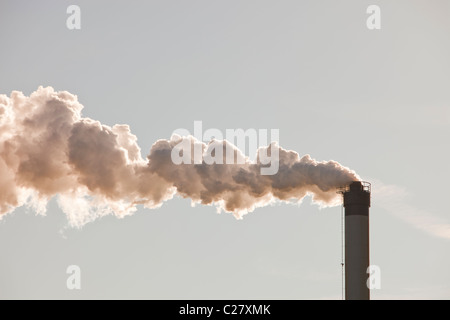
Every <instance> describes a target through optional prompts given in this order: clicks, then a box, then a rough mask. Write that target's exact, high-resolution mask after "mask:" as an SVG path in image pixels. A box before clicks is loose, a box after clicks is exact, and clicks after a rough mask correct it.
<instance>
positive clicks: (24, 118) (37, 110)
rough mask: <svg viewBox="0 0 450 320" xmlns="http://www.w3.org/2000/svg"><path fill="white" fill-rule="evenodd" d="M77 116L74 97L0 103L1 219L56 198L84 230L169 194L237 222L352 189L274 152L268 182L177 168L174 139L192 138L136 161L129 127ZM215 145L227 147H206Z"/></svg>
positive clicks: (332, 166) (223, 171)
mask: <svg viewBox="0 0 450 320" xmlns="http://www.w3.org/2000/svg"><path fill="white" fill-rule="evenodd" d="M82 108H83V106H82V105H81V104H80V103H79V102H78V101H77V97H76V96H75V95H72V94H70V93H69V92H65V91H62V92H55V91H54V90H53V88H51V87H47V88H42V87H39V89H38V90H37V91H36V92H34V93H33V94H31V96H30V97H26V96H24V95H23V94H22V93H21V92H17V91H14V92H12V94H11V96H10V97H7V96H6V95H0V218H1V217H2V216H4V214H6V213H9V212H12V211H14V209H15V208H17V207H19V206H23V205H27V206H31V207H33V208H34V209H35V210H36V211H37V212H38V213H44V212H45V208H46V204H47V202H48V201H49V200H50V199H51V198H52V197H54V196H57V201H58V203H59V205H60V207H61V209H62V210H63V211H64V212H65V213H66V214H67V217H68V219H69V222H70V224H71V225H73V226H82V225H83V224H85V223H87V222H89V221H92V220H94V219H95V218H97V217H99V216H103V215H106V214H115V215H116V216H119V217H122V216H125V215H128V214H131V213H133V212H134V211H136V205H138V204H142V205H144V206H145V207H147V208H155V207H158V206H160V205H161V204H162V203H163V202H164V201H165V200H168V199H171V198H172V197H173V196H174V195H175V194H177V193H178V194H179V195H181V196H182V197H186V198H191V199H192V201H193V202H195V203H198V202H199V203H202V204H213V205H215V206H217V207H218V208H219V210H220V209H223V210H225V211H227V212H232V213H233V214H234V215H235V216H236V217H237V218H240V217H242V215H244V214H245V213H247V212H250V211H253V210H254V209H255V208H256V207H260V206H264V205H267V204H269V203H271V202H273V201H276V200H277V199H278V200H286V201H287V200H290V201H300V200H301V199H303V198H304V197H305V196H306V195H308V194H309V195H311V196H312V198H313V201H316V202H317V203H319V204H320V205H336V204H338V203H340V201H341V199H340V197H339V196H338V195H337V194H336V188H337V187H339V186H343V185H346V184H348V183H349V182H350V181H354V180H359V177H358V176H357V175H356V174H355V173H354V172H353V171H351V170H349V169H348V168H345V167H343V166H341V165H340V164H339V163H337V162H335V161H327V162H317V161H315V160H314V159H311V157H310V156H309V155H306V156H304V157H302V158H300V157H299V155H298V154H297V153H296V152H294V151H287V150H284V149H282V148H280V147H279V146H277V145H276V144H271V145H270V146H269V147H268V150H266V151H268V152H271V150H272V148H278V151H279V170H278V173H277V174H275V175H261V174H260V169H261V167H262V165H261V163H260V162H259V159H257V160H256V161H255V162H251V161H250V160H248V158H246V160H245V163H244V164H212V165H209V164H205V163H202V164H181V165H175V164H174V163H173V162H172V160H171V152H172V149H173V148H174V147H175V146H177V145H178V144H179V143H180V141H181V139H188V140H189V142H190V143H194V142H195V143H202V142H199V141H196V140H195V138H193V137H192V136H189V137H180V136H177V135H174V136H173V137H171V139H170V140H158V141H157V142H156V143H155V144H154V145H153V146H152V148H151V150H150V154H149V155H148V157H147V160H144V159H143V158H142V156H141V150H140V148H139V146H138V145H137V138H136V136H134V135H133V134H131V132H130V128H129V127H128V126H127V125H115V126H113V127H109V126H106V125H102V124H101V123H100V122H98V121H94V120H92V119H89V118H84V117H82V116H81V110H82ZM216 143H221V144H223V146H225V145H227V144H228V142H226V141H223V142H222V141H215V140H213V141H211V142H210V144H216ZM207 148H208V145H206V144H203V149H204V150H207ZM235 152H236V154H237V156H243V155H242V154H241V153H240V151H239V150H237V149H236V150H235Z"/></svg>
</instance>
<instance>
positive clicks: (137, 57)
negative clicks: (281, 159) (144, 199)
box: [0, 0, 450, 299]
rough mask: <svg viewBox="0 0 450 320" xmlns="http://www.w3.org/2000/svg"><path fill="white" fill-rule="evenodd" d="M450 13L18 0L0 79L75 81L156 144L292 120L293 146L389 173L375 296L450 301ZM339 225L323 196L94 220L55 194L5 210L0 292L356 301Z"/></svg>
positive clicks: (360, 4)
mask: <svg viewBox="0 0 450 320" xmlns="http://www.w3.org/2000/svg"><path fill="white" fill-rule="evenodd" d="M70 4H77V5H79V6H80V8H81V30H69V29H67V27H66V19H67V17H68V14H66V9H67V7H68V6H69V5H70ZM370 4H377V5H379V6H380V8H381V19H382V25H381V30H372V31H371V30H368V29H367V27H366V19H367V17H368V15H367V14H366V8H367V7H368V6H369V5H370ZM449 14H450V3H449V2H448V1H446V0H442V1H425V0H422V1H411V0H408V1H406V0H403V1H400V0H399V1H395V2H392V1H379V0H377V1H360V0H352V1H339V2H338V1H331V0H330V1H313V0H311V1H297V0H295V1H294V0H293V1H284V0H282V1H274V0H270V1H267V0H258V1H256V0H255V1H253V0H252V1H250V0H245V1H224V0H221V1H206V0H195V1H194V0H189V1H162V0H161V1H133V2H130V1H114V3H111V2H110V1H99V0H98V1H94V2H93V1H76V2H72V1H70V2H69V1H58V2H57V3H56V2H55V1H50V0H49V1H33V2H31V1H28V0H26V1H25V0H21V1H10V0H6V1H2V2H1V3H0V43H1V44H2V46H1V47H2V50H1V53H0V93H3V94H7V95H10V93H11V91H13V90H19V91H23V92H24V93H25V94H27V95H28V94H30V93H31V92H33V91H35V90H36V89H37V88H38V86H40V85H43V86H52V87H54V88H55V89H56V90H67V91H69V92H71V93H73V94H76V95H77V96H78V99H79V101H80V102H81V103H82V104H83V105H84V106H85V109H84V110H83V114H84V115H85V116H87V117H91V118H93V119H96V120H99V121H101V122H102V123H105V124H108V125H114V124H116V123H120V124H122V123H126V124H129V125H130V126H131V130H132V132H133V133H134V134H136V135H137V137H138V139H139V141H138V142H139V145H140V146H141V148H142V153H143V156H144V157H145V156H146V155H147V153H148V151H149V150H150V147H151V145H152V144H153V143H154V142H155V141H156V140H157V139H161V138H164V139H168V138H170V135H171V133H172V132H173V131H174V130H175V129H177V128H186V129H189V130H193V123H194V121H195V120H201V121H203V125H204V127H205V128H218V129H220V130H223V131H224V132H225V129H227V128H232V129H234V128H244V129H247V128H255V129H260V128H262V129H272V128H277V129H279V130H280V145H281V146H283V147H284V148H287V149H292V150H295V151H297V152H298V153H299V154H300V155H303V154H310V155H311V156H312V157H313V158H316V159H318V160H330V159H333V160H336V161H339V162H340V163H342V164H343V165H345V166H347V167H350V168H351V169H353V170H355V171H356V172H357V173H358V174H359V175H360V176H361V177H362V178H363V179H365V180H369V181H371V182H373V197H372V198H373V199H372V207H371V215H370V227H371V229H370V232H371V234H370V241H371V263H372V264H375V265H378V266H379V267H380V268H381V289H380V290H373V291H372V293H371V294H372V298H374V299H383V298H440V299H449V298H450V273H449V272H448V270H450V255H449V252H450V216H449V209H448V207H447V202H448V189H449V188H448V185H447V183H448V181H450V170H449V169H448V158H449V156H450V151H449V150H450V149H449V147H448V145H449V144H448V137H449V134H450V90H449V85H450V59H449V58H448V57H450V37H449V31H450V20H449V19H448V16H449ZM340 237H341V234H340V207H334V208H326V209H319V207H317V206H316V205H310V199H305V201H304V203H303V204H302V205H301V206H297V205H286V204H280V205H275V206H270V207H266V208H260V209H257V210H256V211H254V212H253V213H250V214H248V215H246V216H245V218H244V219H243V220H240V221H238V220H236V219H235V218H234V217H233V216H232V215H231V214H224V213H222V214H220V215H218V214H216V210H215V208H214V207H210V206H196V207H191V204H190V201H189V200H184V199H180V198H177V199H174V200H172V201H169V202H167V203H165V204H164V205H163V206H162V207H161V208H159V209H155V210H148V209H143V208H140V209H139V210H138V212H137V213H136V214H135V215H133V216H130V217H126V218H124V219H117V218H115V217H112V216H111V217H105V218H102V219H100V220H97V221H94V222H93V223H90V224H88V225H86V226H84V227H83V228H82V229H80V230H77V229H73V228H69V227H68V226H67V219H66V217H65V216H64V214H63V213H62V211H61V210H60V209H59V208H58V206H57V204H56V201H52V202H51V203H50V204H49V206H48V210H47V215H46V216H45V217H43V216H36V215H35V214H34V212H33V211H32V210H26V209H23V208H21V209H18V210H16V211H15V212H14V213H13V214H10V215H8V216H6V217H4V218H3V219H2V220H1V221H0V255H1V257H2V258H1V260H0V298H2V299H11V298H44V299H46V298H62V299H78V298H88V299H89V298H149V299H156V298H161V299H163V298H179V299H197V298H202V299H253V298H254V299H259V298H264V299H339V298H340V297H341V267H340V256H341V245H340V239H341V238H340ZM69 265H78V266H80V268H81V272H82V278H81V283H82V289H81V290H78V291H77V290H73V291H71V290H68V289H67V288H66V279H67V277H68V275H67V274H66V268H67V266H69Z"/></svg>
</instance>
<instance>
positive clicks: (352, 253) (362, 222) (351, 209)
mask: <svg viewBox="0 0 450 320" xmlns="http://www.w3.org/2000/svg"><path fill="white" fill-rule="evenodd" d="M344 207H345V299H346V300H370V290H369V288H368V287H367V278H368V275H367V268H368V267H369V207H370V184H369V183H367V182H360V181H354V182H352V183H351V184H350V187H349V188H348V189H347V190H346V191H344Z"/></svg>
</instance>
